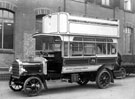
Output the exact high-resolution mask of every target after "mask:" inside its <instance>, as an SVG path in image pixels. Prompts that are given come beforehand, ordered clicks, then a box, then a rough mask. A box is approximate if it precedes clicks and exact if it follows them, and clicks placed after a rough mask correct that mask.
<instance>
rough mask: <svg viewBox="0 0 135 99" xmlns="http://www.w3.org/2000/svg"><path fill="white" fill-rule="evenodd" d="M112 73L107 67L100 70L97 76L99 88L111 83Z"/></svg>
mask: <svg viewBox="0 0 135 99" xmlns="http://www.w3.org/2000/svg"><path fill="white" fill-rule="evenodd" d="M110 82H111V74H110V72H109V71H107V70H106V69H103V70H101V71H99V72H98V74H97V77H96V84H97V86H98V87H99V88H101V89H104V88H107V87H108V86H109V85H110Z"/></svg>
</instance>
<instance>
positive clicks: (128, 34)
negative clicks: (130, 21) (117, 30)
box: [125, 27, 133, 54]
mask: <svg viewBox="0 0 135 99" xmlns="http://www.w3.org/2000/svg"><path fill="white" fill-rule="evenodd" d="M132 32H133V28H131V27H126V28H125V53H126V54H129V53H131V52H132V51H131V50H132V44H131V40H132V39H131V38H132Z"/></svg>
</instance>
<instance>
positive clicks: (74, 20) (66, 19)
mask: <svg viewBox="0 0 135 99" xmlns="http://www.w3.org/2000/svg"><path fill="white" fill-rule="evenodd" d="M42 29H43V30H42V32H43V33H47V34H48V33H50V34H68V35H88V36H103V37H119V21H111V20H103V19H94V18H88V17H80V16H72V15H70V14H68V13H65V12H60V13H53V14H49V15H47V16H45V17H43V27H42Z"/></svg>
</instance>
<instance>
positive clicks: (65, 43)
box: [64, 42, 68, 56]
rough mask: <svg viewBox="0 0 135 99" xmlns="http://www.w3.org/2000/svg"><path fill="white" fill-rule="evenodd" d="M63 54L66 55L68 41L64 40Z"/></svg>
mask: <svg viewBox="0 0 135 99" xmlns="http://www.w3.org/2000/svg"><path fill="white" fill-rule="evenodd" d="M64 56H68V42H64Z"/></svg>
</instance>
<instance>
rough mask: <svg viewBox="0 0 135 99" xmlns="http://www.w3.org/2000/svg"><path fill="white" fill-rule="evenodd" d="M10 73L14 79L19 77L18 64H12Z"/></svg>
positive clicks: (15, 62)
mask: <svg viewBox="0 0 135 99" xmlns="http://www.w3.org/2000/svg"><path fill="white" fill-rule="evenodd" d="M12 73H13V76H14V77H19V63H18V62H17V61H14V62H13V64H12Z"/></svg>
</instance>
